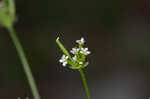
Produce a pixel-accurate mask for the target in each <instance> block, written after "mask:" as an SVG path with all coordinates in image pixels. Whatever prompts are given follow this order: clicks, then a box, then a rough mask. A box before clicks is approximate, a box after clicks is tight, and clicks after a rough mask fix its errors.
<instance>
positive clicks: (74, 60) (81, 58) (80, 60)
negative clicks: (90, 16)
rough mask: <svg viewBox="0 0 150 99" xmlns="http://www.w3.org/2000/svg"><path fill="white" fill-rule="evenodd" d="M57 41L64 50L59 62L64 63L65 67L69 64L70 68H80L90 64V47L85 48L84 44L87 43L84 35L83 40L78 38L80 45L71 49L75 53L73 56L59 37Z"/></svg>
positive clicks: (77, 41)
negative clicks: (88, 58)
mask: <svg viewBox="0 0 150 99" xmlns="http://www.w3.org/2000/svg"><path fill="white" fill-rule="evenodd" d="M56 42H57V44H58V45H59V47H60V48H61V50H62V51H63V52H64V54H63V56H62V57H61V59H60V60H59V62H60V63H62V65H63V66H64V67H65V66H66V65H67V64H69V65H70V66H69V68H71V69H80V68H85V67H86V66H87V65H88V62H86V56H87V55H89V54H90V53H91V52H90V51H88V48H83V45H84V43H85V40H84V38H83V37H82V38H81V40H76V43H78V47H75V48H72V50H71V51H70V52H71V53H72V54H73V57H71V55H70V54H69V52H68V51H67V50H66V49H65V48H64V47H63V46H62V44H61V42H60V41H59V37H58V38H57V40H56Z"/></svg>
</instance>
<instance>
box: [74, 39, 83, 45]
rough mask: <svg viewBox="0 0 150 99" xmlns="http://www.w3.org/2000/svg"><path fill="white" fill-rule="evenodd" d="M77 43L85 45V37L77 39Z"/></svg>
mask: <svg viewBox="0 0 150 99" xmlns="http://www.w3.org/2000/svg"><path fill="white" fill-rule="evenodd" d="M76 43H78V44H82V45H83V44H84V43H85V40H84V38H83V37H82V38H81V39H80V40H76Z"/></svg>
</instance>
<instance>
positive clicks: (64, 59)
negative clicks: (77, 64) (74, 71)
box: [59, 55, 69, 66]
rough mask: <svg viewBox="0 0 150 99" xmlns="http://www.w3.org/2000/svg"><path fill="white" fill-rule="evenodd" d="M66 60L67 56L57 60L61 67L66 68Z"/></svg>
mask: <svg viewBox="0 0 150 99" xmlns="http://www.w3.org/2000/svg"><path fill="white" fill-rule="evenodd" d="M68 58H69V57H68V56H66V55H63V56H62V57H61V59H60V60H59V62H60V63H62V65H63V66H66V65H67V60H68Z"/></svg>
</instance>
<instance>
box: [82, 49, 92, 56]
mask: <svg viewBox="0 0 150 99" xmlns="http://www.w3.org/2000/svg"><path fill="white" fill-rule="evenodd" d="M80 53H81V54H84V55H89V54H90V53H91V52H90V51H88V48H81V51H80Z"/></svg>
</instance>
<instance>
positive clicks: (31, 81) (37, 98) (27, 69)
mask: <svg viewBox="0 0 150 99" xmlns="http://www.w3.org/2000/svg"><path fill="white" fill-rule="evenodd" d="M7 29H8V31H9V34H10V37H11V39H12V41H13V43H14V45H15V47H16V50H17V52H18V55H19V57H20V60H21V63H22V65H23V69H24V72H25V74H26V77H27V80H28V83H29V85H30V88H31V92H32V94H33V97H34V99H40V95H39V92H38V89H37V86H36V83H35V80H34V78H33V75H32V72H31V69H30V66H29V63H28V61H27V58H26V56H25V53H24V51H23V48H22V46H21V44H20V41H19V39H18V37H17V35H16V33H15V31H14V29H13V27H7Z"/></svg>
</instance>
